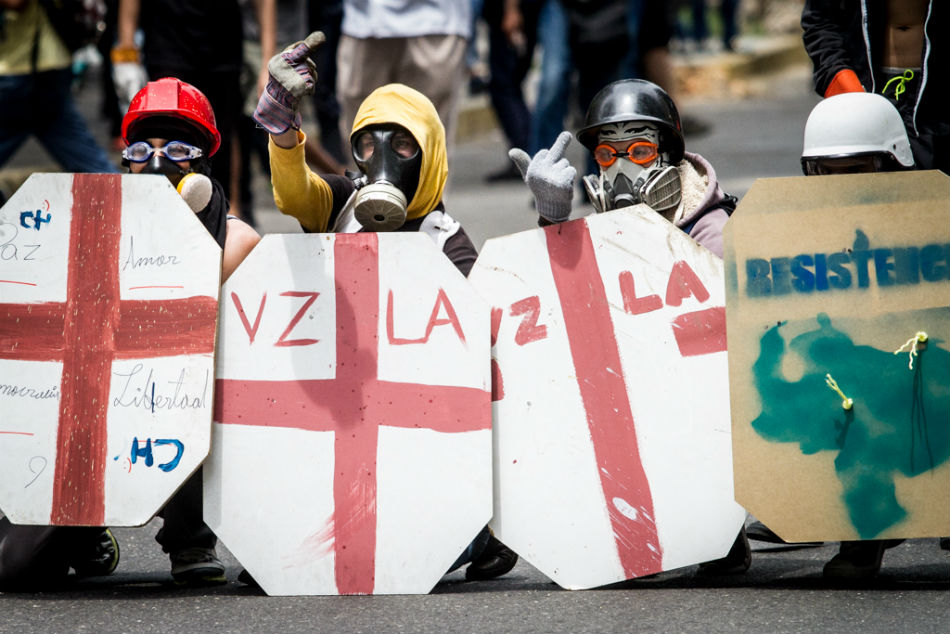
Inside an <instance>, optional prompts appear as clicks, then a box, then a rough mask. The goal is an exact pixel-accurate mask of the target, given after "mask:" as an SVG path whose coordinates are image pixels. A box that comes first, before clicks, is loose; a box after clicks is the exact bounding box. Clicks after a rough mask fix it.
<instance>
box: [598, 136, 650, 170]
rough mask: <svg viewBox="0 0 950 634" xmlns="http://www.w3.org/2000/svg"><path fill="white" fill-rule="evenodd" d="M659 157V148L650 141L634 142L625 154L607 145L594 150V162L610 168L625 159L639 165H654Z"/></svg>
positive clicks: (604, 144) (603, 144)
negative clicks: (618, 160)
mask: <svg viewBox="0 0 950 634" xmlns="http://www.w3.org/2000/svg"><path fill="white" fill-rule="evenodd" d="M657 156H659V146H658V145H657V144H656V143H650V142H649V141H634V142H633V143H631V144H630V145H629V146H628V147H627V150H626V151H625V152H620V151H618V150H616V149H615V148H613V147H612V146H610V145H607V144H606V143H602V144H601V145H598V146H597V147H595V148H594V160H595V161H597V164H598V165H600V166H601V167H610V166H611V165H613V164H614V163H616V162H617V159H618V158H621V157H625V158H628V159H630V160H631V161H633V162H634V163H636V164H637V165H646V164H647V163H652V162H653V161H654V160H656V157H657Z"/></svg>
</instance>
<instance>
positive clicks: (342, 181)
mask: <svg viewBox="0 0 950 634" xmlns="http://www.w3.org/2000/svg"><path fill="white" fill-rule="evenodd" d="M320 178H322V179H323V180H324V181H325V182H326V184H327V185H329V186H330V191H331V192H333V207H332V208H331V209H330V219H329V220H328V221H327V231H330V230H332V229H333V225H334V223H336V219H337V216H339V215H340V211H341V210H342V209H343V206H344V205H345V204H346V201H347V200H349V199H350V195H351V194H352V193H353V191H354V190H355V189H356V186H355V185H354V184H353V181H351V180H350V179H349V178H347V177H346V176H340V175H339V174H320ZM300 228H301V229H303V230H304V231H305V232H307V233H310V232H309V231H307V230H306V229H304V226H303V225H300Z"/></svg>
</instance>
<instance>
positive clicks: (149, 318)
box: [0, 174, 221, 526]
mask: <svg viewBox="0 0 950 634" xmlns="http://www.w3.org/2000/svg"><path fill="white" fill-rule="evenodd" d="M220 268H221V249H220V248H219V247H218V245H217V244H216V243H215V242H214V240H213V239H212V238H211V236H210V235H209V234H208V232H207V231H206V230H205V228H204V227H203V226H202V225H201V223H200V222H199V221H198V220H197V219H196V218H195V214H194V213H192V211H191V210H190V209H189V208H188V206H187V205H186V204H185V203H184V201H183V200H182V199H181V196H179V195H178V194H177V193H176V192H175V190H174V188H172V186H171V185H170V184H169V182H168V180H167V179H165V178H163V177H158V176H144V175H136V176H132V175H125V176H119V175H106V174H75V175H72V174H36V175H33V176H31V177H30V179H29V180H27V182H26V183H25V184H24V185H23V186H22V187H21V188H20V189H19V190H18V191H17V192H16V193H15V194H14V195H13V196H12V197H11V198H10V200H9V201H8V202H7V204H6V205H5V206H4V207H3V209H2V211H0V412H2V414H0V469H2V472H3V477H0V507H2V509H3V512H4V513H6V514H7V515H8V516H9V517H10V519H11V521H13V522H15V523H23V524H51V525H111V526H137V525H141V524H144V523H145V522H147V521H148V520H149V519H150V518H151V517H152V516H153V515H154V514H155V513H156V512H157V511H158V510H159V509H160V508H161V507H162V505H163V504H164V503H165V501H166V500H167V499H168V498H169V497H170V496H171V495H172V493H174V491H175V490H176V489H177V488H178V487H179V486H181V485H182V484H183V483H184V482H185V480H187V478H188V476H189V475H191V473H192V472H194V471H195V470H196V469H197V468H198V465H200V464H201V462H202V460H204V458H205V456H206V455H207V454H208V447H209V441H210V437H211V409H212V404H213V398H212V389H213V377H214V359H213V353H214V340H215V327H216V324H217V301H218V286H219V280H220Z"/></svg>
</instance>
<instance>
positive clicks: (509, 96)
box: [483, 0, 542, 183]
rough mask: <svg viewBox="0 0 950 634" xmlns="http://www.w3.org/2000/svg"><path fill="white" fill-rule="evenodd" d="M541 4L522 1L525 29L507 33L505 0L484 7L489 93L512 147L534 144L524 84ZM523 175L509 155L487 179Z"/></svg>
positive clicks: (497, 0)
mask: <svg viewBox="0 0 950 634" xmlns="http://www.w3.org/2000/svg"><path fill="white" fill-rule="evenodd" d="M541 4H542V3H541V2H539V1H538V0H523V1H522V2H521V5H520V12H521V19H522V28H521V30H520V31H518V32H515V33H506V32H505V21H506V20H507V19H509V18H508V16H506V15H505V11H506V9H505V6H504V5H505V0H486V1H485V6H484V9H483V15H484V17H485V21H486V23H487V24H488V29H489V31H488V32H489V72H490V75H491V78H490V80H489V83H488V92H489V95H490V96H491V102H492V107H493V108H494V110H495V114H496V116H497V117H498V121H499V123H500V124H501V128H502V131H503V132H504V134H505V138H506V140H507V142H508V149H510V148H522V149H524V148H527V147H528V146H529V144H530V143H531V112H530V111H529V110H528V105H527V103H525V99H524V92H523V91H522V89H521V86H522V83H523V82H524V79H525V77H526V76H527V74H528V69H529V68H530V66H531V59H532V57H533V53H534V44H535V41H536V39H537V25H538V13H539V11H540V8H541ZM521 178H522V177H521V173H520V172H519V171H518V168H517V167H515V165H514V163H512V162H511V161H510V160H508V158H507V154H506V156H505V160H504V166H503V167H502V169H501V170H499V171H497V172H493V173H491V174H489V175H488V176H487V177H486V178H485V180H486V181H487V182H489V183H491V182H496V181H503V180H521Z"/></svg>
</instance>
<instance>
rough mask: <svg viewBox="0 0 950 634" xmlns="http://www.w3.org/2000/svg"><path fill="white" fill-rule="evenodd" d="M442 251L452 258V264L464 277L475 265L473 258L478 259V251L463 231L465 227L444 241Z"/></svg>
mask: <svg viewBox="0 0 950 634" xmlns="http://www.w3.org/2000/svg"><path fill="white" fill-rule="evenodd" d="M442 252H443V253H445V255H446V256H447V257H448V258H449V259H450V260H452V264H454V265H455V267H456V268H457V269H458V270H459V271H461V273H462V275H464V276H465V277H468V273H469V271H471V270H472V266H474V265H475V260H476V259H478V251H477V250H476V249H475V245H474V244H472V241H471V239H470V238H469V237H468V234H467V233H465V229H462V228H461V227H459V230H458V231H457V232H456V233H455V235H454V236H452V237H451V238H449V239H448V240H446V241H445V247H443V249H442Z"/></svg>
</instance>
